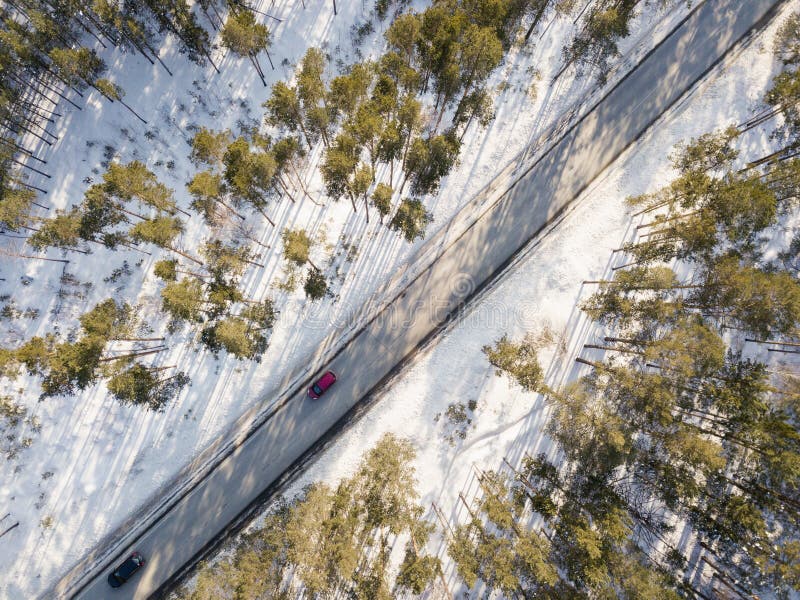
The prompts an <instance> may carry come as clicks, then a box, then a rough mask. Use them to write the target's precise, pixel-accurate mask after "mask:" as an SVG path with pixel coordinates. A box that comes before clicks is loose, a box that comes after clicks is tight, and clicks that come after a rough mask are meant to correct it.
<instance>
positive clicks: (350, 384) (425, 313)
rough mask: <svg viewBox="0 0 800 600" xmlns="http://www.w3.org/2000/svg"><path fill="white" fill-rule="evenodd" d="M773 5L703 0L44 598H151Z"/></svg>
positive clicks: (773, 0)
mask: <svg viewBox="0 0 800 600" xmlns="http://www.w3.org/2000/svg"><path fill="white" fill-rule="evenodd" d="M780 3H781V0H706V1H705V2H703V3H702V4H700V5H699V6H697V7H696V8H695V10H694V11H693V13H692V14H691V15H690V17H689V18H688V19H687V20H686V21H685V22H684V23H683V24H682V25H681V26H680V27H679V28H678V29H676V31H674V32H673V33H672V34H671V35H670V36H669V37H668V38H667V39H666V40H665V41H664V42H662V43H661V44H660V45H659V46H658V47H657V48H656V49H655V50H653V51H652V52H650V53H649V54H648V55H647V56H646V57H645V58H644V59H643V61H642V62H641V63H640V64H639V65H638V66H637V67H636V68H635V69H634V70H633V71H632V72H631V73H630V74H629V75H628V76H627V77H625V78H624V79H623V80H622V81H621V82H620V83H619V84H617V86H616V87H614V88H613V89H612V90H611V91H610V92H609V93H608V94H607V95H606V96H605V97H604V98H603V99H602V100H600V101H599V103H598V104H597V105H596V107H595V108H594V109H593V110H592V111H591V112H589V113H588V114H587V115H586V116H585V117H584V118H583V119H582V120H580V121H579V122H578V123H577V124H576V125H575V126H574V127H573V128H572V129H571V130H569V131H568V132H567V133H566V134H565V135H564V136H563V138H562V139H561V140H560V141H558V142H557V143H556V145H555V146H554V147H553V148H552V150H551V151H549V152H548V153H547V154H546V155H544V156H543V157H542V158H541V159H539V160H538V162H537V163H536V164H535V165H533V167H532V168H531V169H529V170H528V171H526V172H525V173H524V174H522V175H521V176H520V178H519V179H518V180H517V181H516V182H515V183H514V184H513V185H512V186H511V188H510V189H509V190H508V191H507V192H506V193H505V194H504V195H503V196H502V197H501V198H500V199H499V200H498V201H497V202H496V203H495V204H494V205H493V206H492V207H491V208H490V209H489V210H487V211H486V212H485V213H484V214H483V216H482V218H480V219H479V220H478V221H477V222H476V223H475V224H474V225H473V226H472V227H470V228H469V229H468V230H467V231H466V232H465V233H464V234H463V235H461V237H459V238H458V239H456V240H455V241H453V242H452V244H451V245H450V246H449V248H448V249H447V250H446V251H445V252H444V254H443V255H442V256H441V257H440V258H439V259H438V260H437V261H436V262H434V263H433V264H432V265H431V266H430V267H429V268H428V269H427V270H425V271H424V272H422V274H421V275H419V276H418V277H417V278H416V279H415V280H413V281H412V282H410V283H409V285H408V287H407V288H406V289H405V291H404V292H403V293H402V294H400V295H399V296H398V297H397V298H396V299H395V300H394V301H393V302H392V303H391V304H390V305H389V306H388V307H387V308H386V309H385V310H384V311H383V312H381V313H380V314H379V315H378V316H377V317H376V318H375V319H373V320H372V321H371V322H370V323H368V324H367V325H366V327H364V329H363V330H361V331H360V333H358V335H356V336H355V337H354V338H353V339H352V340H351V342H350V343H349V344H348V345H347V346H346V347H344V348H343V349H342V350H341V351H340V352H339V353H338V354H337V355H336V356H335V357H334V358H333V360H332V361H331V362H330V363H329V364H328V365H326V366H325V367H324V368H323V369H322V370H323V371H324V370H328V369H330V370H332V371H334V372H336V373H337V374H338V375H339V380H338V382H337V383H336V384H335V385H334V387H333V388H331V390H329V391H328V393H327V394H326V395H325V396H323V397H322V399H320V400H310V399H308V398H306V397H305V394H304V389H300V388H298V390H297V393H296V394H294V395H293V396H292V397H291V398H290V400H289V401H288V402H286V403H284V404H283V406H282V407H281V408H280V409H279V410H278V411H277V412H276V413H275V414H273V416H272V417H271V418H270V419H269V420H268V421H267V422H266V423H264V424H263V425H262V426H261V427H260V428H259V429H258V430H257V431H256V432H255V433H254V434H253V435H251V436H250V437H248V438H247V439H246V441H245V442H244V443H243V444H241V445H240V446H239V447H238V448H237V449H236V450H235V451H233V452H232V453H231V454H230V455H229V456H228V457H227V458H225V459H224V460H223V461H222V462H221V463H220V464H219V465H218V466H217V467H216V468H215V469H214V470H213V471H211V472H210V473H208V474H207V475H206V476H205V478H204V479H202V480H201V481H200V483H199V484H198V485H197V486H195V487H194V488H193V489H192V490H191V491H190V492H189V493H188V494H186V495H185V496H184V497H183V498H182V499H181V500H180V501H179V502H177V504H175V506H173V507H172V509H171V510H169V511H168V512H167V513H166V514H165V515H163V516H162V517H161V518H160V519H159V520H158V521H157V522H155V523H153V524H152V525H151V526H150V527H149V528H148V529H146V530H145V531H144V532H143V533H142V534H141V535H140V536H139V537H138V538H137V539H135V540H134V541H132V542H131V543H130V545H129V546H128V547H127V548H124V549H120V550H119V551H118V552H117V553H116V554H115V555H114V557H113V560H111V561H110V562H108V563H106V564H104V565H100V566H99V568H96V569H94V571H93V572H92V573H91V574H89V575H86V576H78V577H76V576H74V571H73V575H72V576H70V577H65V578H64V580H62V581H61V582H60V583H59V584H58V586H57V588H56V589H55V590H54V591H53V592H50V593H48V594H47V596H46V597H48V598H52V597H79V598H87V599H102V600H114V599H117V598H118V599H125V598H148V597H150V596H158V595H159V593H160V592H159V589H160V588H161V587H162V586H163V585H164V583H165V582H167V581H168V580H169V579H170V578H171V576H172V575H173V574H174V573H176V572H179V571H181V570H182V569H183V568H185V566H186V565H187V564H189V563H191V562H192V561H193V560H194V557H195V556H196V555H197V553H198V552H199V551H201V549H203V548H204V547H207V545H208V544H209V543H211V542H212V541H213V540H214V539H215V538H216V537H217V536H218V535H219V534H220V532H222V531H224V530H225V529H226V527H227V525H228V524H229V523H230V522H232V521H235V520H236V519H237V516H238V515H240V514H241V513H242V512H243V511H244V510H245V509H246V508H247V507H248V506H249V505H250V504H251V503H252V502H253V501H254V500H255V499H256V498H257V497H258V496H259V495H260V494H261V493H262V492H263V491H264V490H265V489H266V488H267V487H268V486H269V485H270V484H271V483H272V482H273V481H275V480H276V479H278V478H279V477H280V476H281V474H282V473H284V471H286V470H287V469H288V468H290V467H291V465H293V463H295V461H297V460H298V459H299V458H300V457H301V456H302V455H303V454H304V453H305V452H306V451H307V450H308V449H309V448H311V447H312V446H313V445H314V444H315V442H316V441H317V440H318V439H320V438H321V437H323V436H324V435H325V433H326V432H327V431H328V430H329V429H330V428H331V427H332V426H333V425H334V424H335V423H336V422H337V421H339V419H340V418H342V417H343V416H345V415H346V413H348V411H350V410H351V409H352V408H353V407H354V406H355V405H356V404H357V403H358V402H359V400H361V399H362V398H364V397H365V396H366V395H367V394H368V393H369V392H370V390H372V389H373V388H374V387H375V386H376V385H377V384H378V383H380V382H381V380H382V379H384V378H385V377H386V376H387V374H389V373H390V372H391V371H392V369H393V368H394V367H395V366H396V365H397V364H398V363H400V362H401V361H402V359H403V358H404V357H406V356H407V355H409V354H410V353H411V352H412V351H413V350H414V349H415V348H416V347H417V346H418V344H419V343H420V342H421V341H422V340H424V339H425V337H426V336H428V335H429V334H430V333H431V332H432V331H435V330H436V328H437V327H438V326H440V325H441V324H442V323H443V322H444V321H445V320H446V318H447V316H448V315H449V314H450V313H452V312H453V311H454V310H456V309H457V308H458V307H459V306H460V305H462V303H463V302H464V301H465V300H466V299H468V298H469V296H470V295H471V294H473V293H474V292H475V290H476V289H478V288H479V287H480V286H481V285H482V284H484V283H485V282H487V281H488V280H489V279H490V278H491V277H492V275H493V274H494V273H496V272H497V271H498V270H501V269H502V268H503V267H504V265H505V264H506V263H507V262H508V261H509V260H510V259H511V258H512V257H513V256H514V254H515V253H516V252H518V251H519V250H520V249H521V248H522V247H523V246H524V245H525V244H526V242H528V241H529V240H530V239H531V238H532V237H533V236H534V235H536V233H537V232H539V231H540V230H541V229H542V228H543V227H544V226H545V225H546V224H547V223H548V222H549V221H550V220H551V219H553V218H554V217H555V216H556V215H557V214H558V213H559V212H560V211H561V210H562V209H563V208H564V207H565V206H566V205H567V204H568V203H569V202H571V201H572V200H573V199H575V198H576V197H577V196H578V195H579V194H580V192H581V191H582V190H583V189H585V188H586V186H588V185H589V183H590V182H591V181H592V180H593V179H594V178H595V177H597V176H598V175H599V174H600V173H601V172H602V171H603V170H604V169H605V168H606V167H607V166H608V165H609V164H611V162H613V161H614V160H615V159H616V158H617V157H618V156H619V155H620V153H621V152H622V151H623V150H625V149H626V148H627V147H628V146H629V145H630V144H632V143H633V142H634V141H636V139H637V138H639V136H641V135H642V133H643V132H644V131H645V130H646V129H647V128H648V127H650V125H652V124H653V123H654V122H655V121H656V120H657V119H658V118H659V116H660V115H662V114H663V113H664V112H665V111H666V110H667V109H668V108H669V107H670V106H672V105H673V104H674V103H675V102H676V101H677V100H678V99H679V98H680V97H681V96H682V95H683V94H684V93H685V92H686V91H687V90H689V89H690V88H691V87H692V86H693V85H694V84H695V83H696V82H697V81H699V80H700V79H702V77H703V76H704V75H705V74H706V73H707V72H708V71H709V69H711V68H712V67H713V66H714V65H715V64H716V63H717V62H718V61H719V60H721V58H722V57H724V55H725V54H726V53H727V52H728V51H729V50H730V49H731V48H732V47H733V46H734V45H735V44H736V42H737V41H739V40H740V39H742V38H743V37H744V36H745V35H746V34H747V33H748V31H750V30H751V28H753V27H754V26H756V25H760V24H763V23H764V21H765V20H766V19H768V18H770V17H771V16H772V15H773V14H774V9H775V8H776V7H777V6H778V5H779V4H780ZM133 550H138V551H139V552H141V553H142V554H144V555H145V556H146V557H147V559H148V562H147V565H146V566H145V567H144V568H143V569H142V571H141V572H140V573H138V574H137V575H136V576H135V577H134V578H133V579H132V580H131V581H129V582H128V583H127V584H125V585H124V586H123V587H122V588H119V589H117V590H112V589H111V588H109V586H108V583H107V582H106V576H107V574H108V572H109V571H110V570H112V568H113V567H114V566H115V565H116V564H118V563H119V562H121V558H124V557H125V556H127V555H128V554H129V553H130V552H131V551H133Z"/></svg>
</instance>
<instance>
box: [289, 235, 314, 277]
mask: <svg viewBox="0 0 800 600" xmlns="http://www.w3.org/2000/svg"><path fill="white" fill-rule="evenodd" d="M281 237H282V238H283V258H284V259H285V260H288V261H289V262H291V263H294V264H295V265H297V266H298V267H302V266H303V265H305V264H306V263H308V264H309V265H311V267H312V268H313V269H314V270H316V271H319V270H320V269H319V268H318V267H317V266H316V265H315V264H314V263H313V262H311V260H310V259H309V258H308V254H309V252H310V251H311V245H312V241H311V238H310V237H308V234H307V233H306V231H305V229H294V230H292V229H286V230H284V231H283V233H282V234H281Z"/></svg>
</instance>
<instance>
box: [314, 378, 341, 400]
mask: <svg viewBox="0 0 800 600" xmlns="http://www.w3.org/2000/svg"><path fill="white" fill-rule="evenodd" d="M334 383H336V373H334V372H333V371H328V372H327V373H325V375H323V376H322V377H320V378H319V379H317V382H316V383H315V384H314V385H312V386H311V387H310V388H308V397H309V398H313V399H314V400H316V399H317V398H319V397H320V396H322V394H324V393H325V391H326V390H327V389H328V388H329V387H331V386H332V385H333V384H334Z"/></svg>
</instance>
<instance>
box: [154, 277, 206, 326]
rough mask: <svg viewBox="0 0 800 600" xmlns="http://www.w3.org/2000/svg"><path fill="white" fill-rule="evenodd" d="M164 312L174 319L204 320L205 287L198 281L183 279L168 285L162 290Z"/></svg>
mask: <svg viewBox="0 0 800 600" xmlns="http://www.w3.org/2000/svg"><path fill="white" fill-rule="evenodd" d="M161 300H162V305H163V307H164V310H165V311H166V312H167V313H169V315H170V316H171V317H172V318H173V319H178V320H186V321H196V322H200V321H202V320H203V317H202V315H203V303H204V300H203V285H202V284H201V283H200V282H199V281H197V280H196V279H182V280H180V281H174V282H170V283H168V284H167V285H166V286H164V288H163V289H162V290H161Z"/></svg>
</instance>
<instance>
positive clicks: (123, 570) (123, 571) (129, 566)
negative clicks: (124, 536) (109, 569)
mask: <svg viewBox="0 0 800 600" xmlns="http://www.w3.org/2000/svg"><path fill="white" fill-rule="evenodd" d="M143 566H144V556H142V555H141V554H139V553H138V552H134V553H133V554H131V555H130V556H129V557H128V558H127V560H125V562H124V563H122V564H121V565H120V566H118V567H117V570H116V571H114V572H113V573H111V575H109V576H108V585H110V586H111V587H113V588H118V587H119V586H121V585H122V584H123V583H125V582H126V581H128V579H130V578H131V577H133V574H134V573H136V571H138V570H139V569H141V568H142V567H143Z"/></svg>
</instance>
